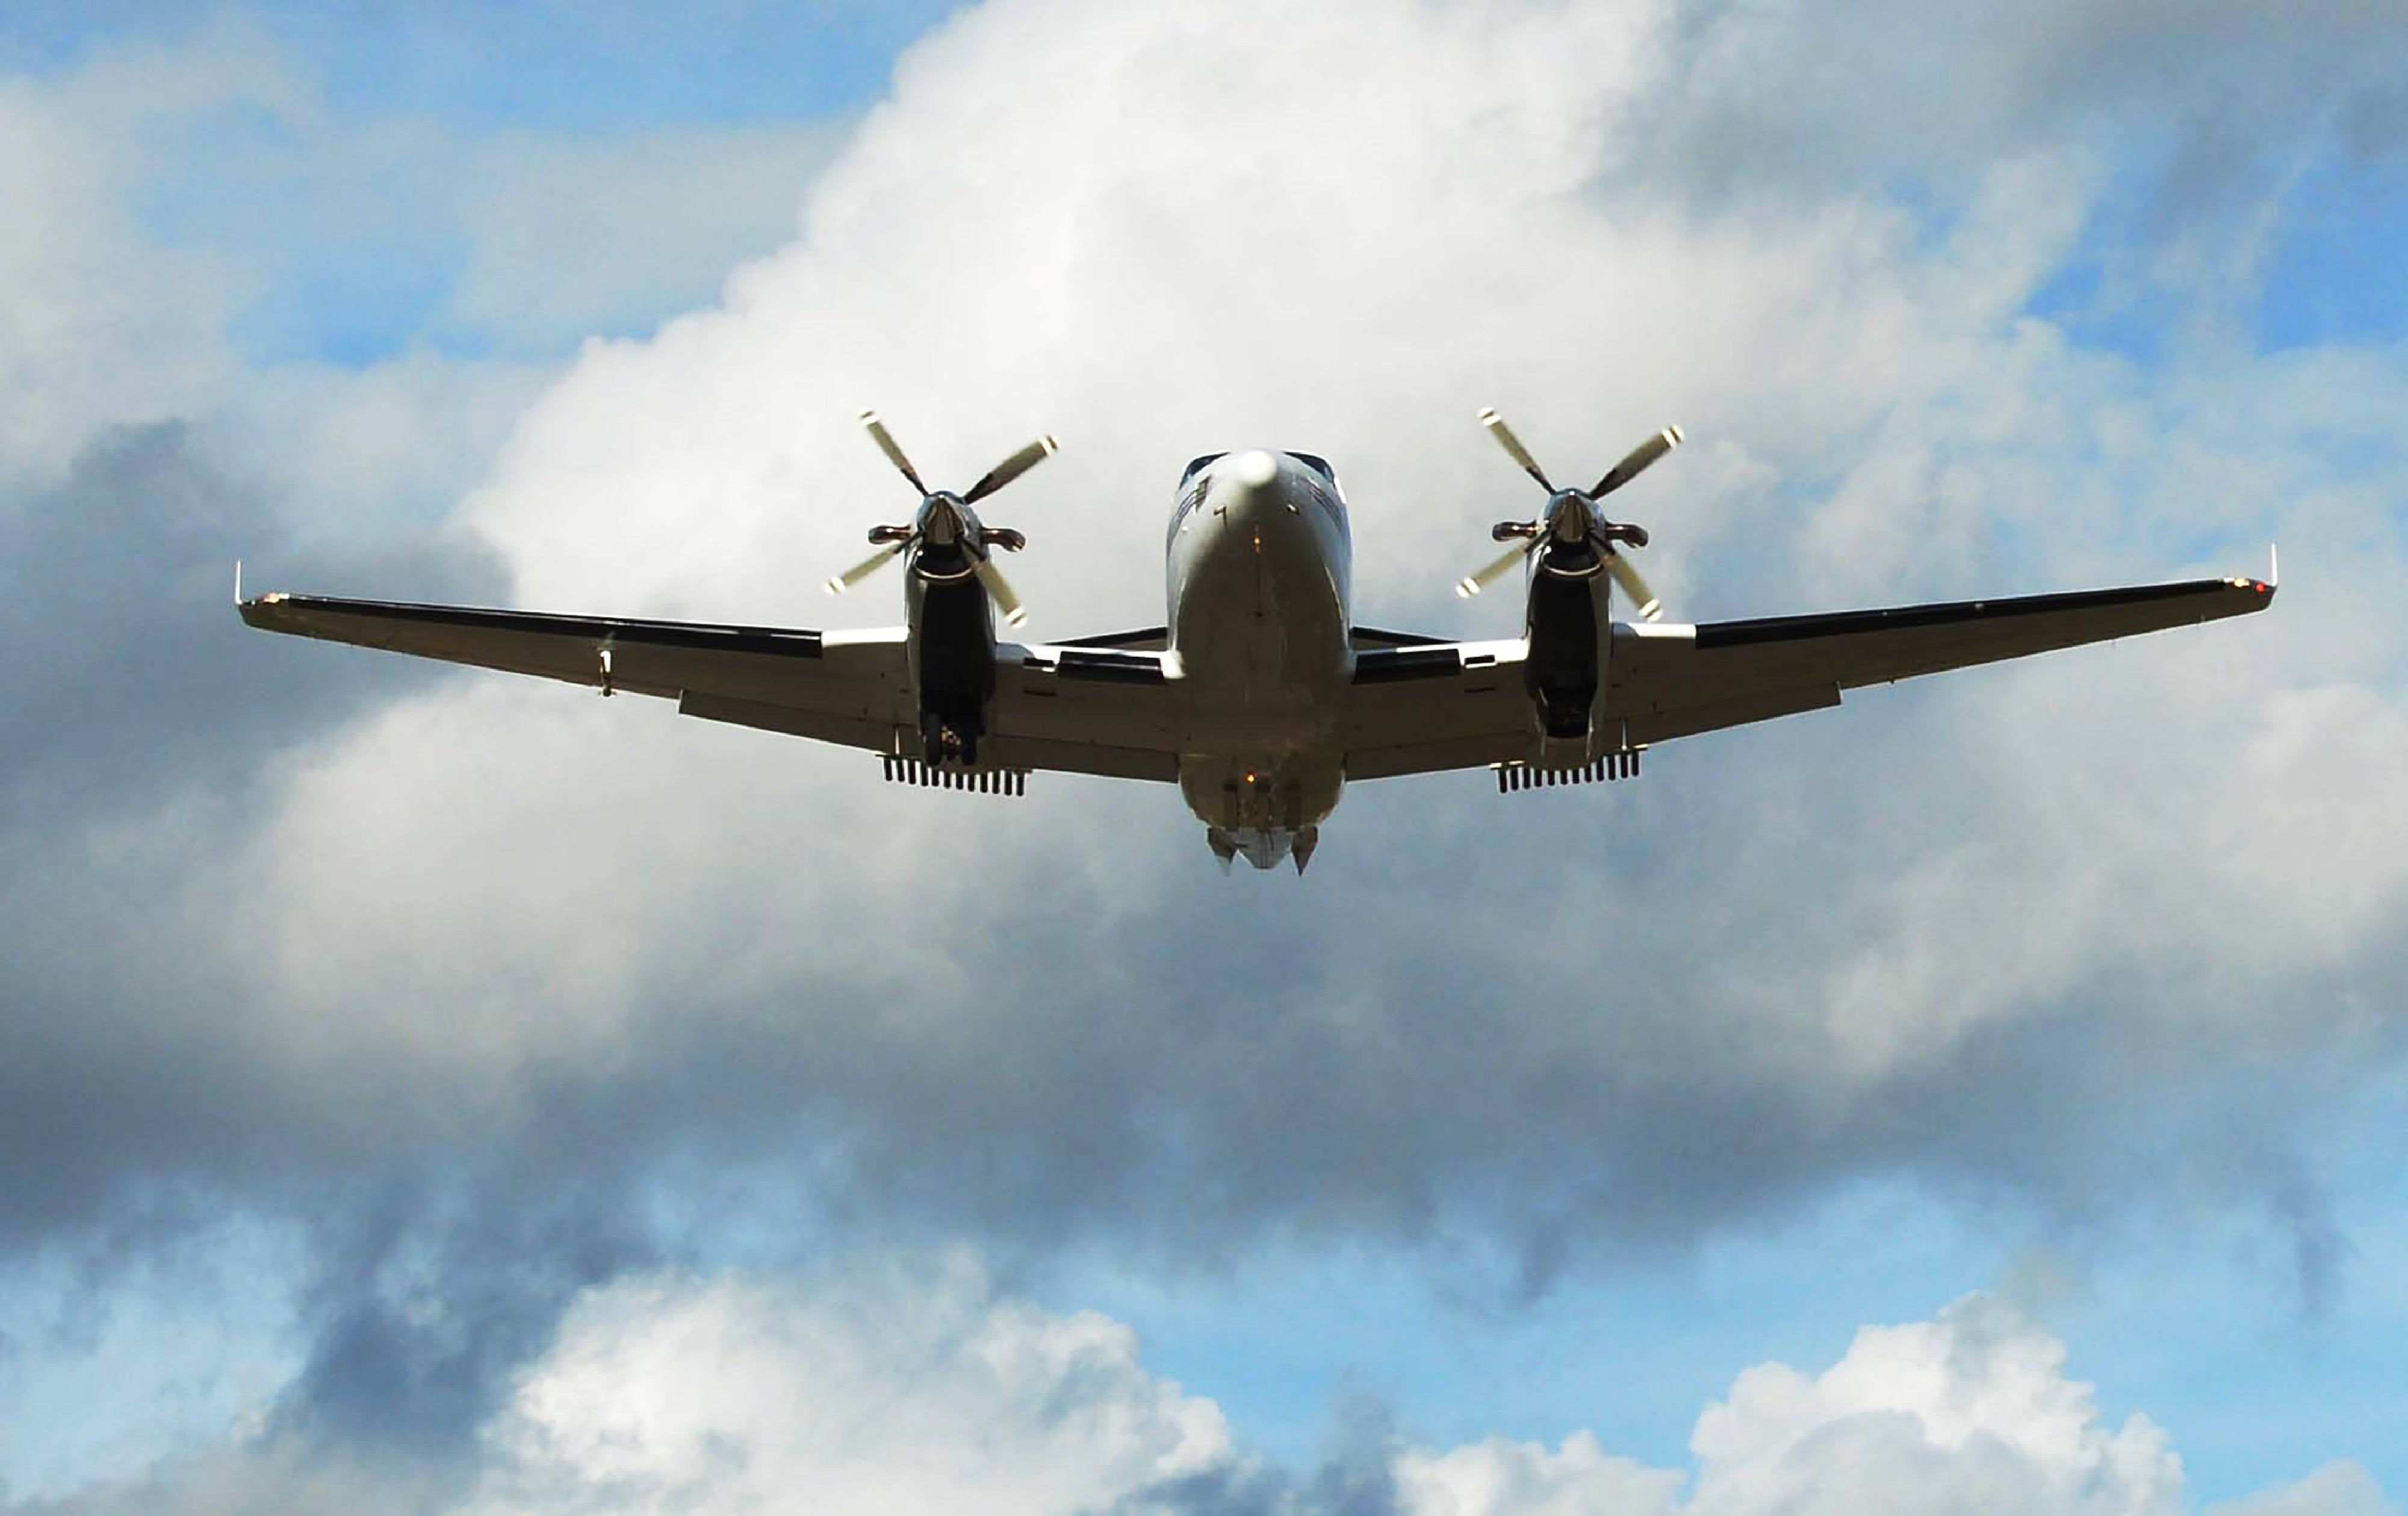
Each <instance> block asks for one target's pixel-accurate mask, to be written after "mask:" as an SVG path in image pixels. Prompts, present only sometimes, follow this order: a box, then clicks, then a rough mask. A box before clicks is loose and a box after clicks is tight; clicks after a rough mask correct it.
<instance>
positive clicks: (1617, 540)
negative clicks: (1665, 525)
mask: <svg viewBox="0 0 2408 1516" xmlns="http://www.w3.org/2000/svg"><path fill="white" fill-rule="evenodd" d="M1480 424H1481V425H1483V426H1484V427H1486V428H1488V435H1489V436H1493V437H1495V438H1496V439H1497V445H1498V447H1500V448H1502V449H1504V450H1505V452H1506V454H1507V456H1509V457H1511V458H1512V460H1513V461H1514V462H1515V463H1517V464H1519V465H1522V472H1524V473H1526V474H1527V475H1529V476H1530V477H1531V478H1532V479H1536V480H1538V482H1539V488H1541V489H1542V490H1544V491H1546V492H1547V508H1546V511H1545V513H1544V514H1542V515H1541V516H1540V517H1539V518H1538V519H1536V520H1534V521H1527V522H1498V523H1497V525H1496V527H1495V529H1494V530H1493V531H1492V532H1491V534H1490V535H1491V536H1495V537H1496V539H1497V540H1498V541H1499V542H1510V543H1512V547H1510V548H1508V549H1506V551H1504V553H1503V554H1502V555H1500V556H1499V557H1498V558H1497V559H1495V560H1494V561H1492V562H1490V563H1487V564H1484V565H1481V566H1480V567H1479V568H1477V569H1475V570H1473V571H1472V572H1471V573H1469V574H1467V575H1465V576H1464V577H1463V578H1462V579H1457V580H1456V581H1455V594H1459V595H1463V596H1466V597H1467V598H1468V597H1469V596H1471V595H1475V594H1479V593H1480V592H1481V591H1483V590H1484V589H1486V588H1487V587H1488V586H1489V585H1491V584H1494V583H1496V582H1497V581H1498V579H1502V578H1504V577H1505V576H1506V575H1507V574H1509V573H1511V572H1512V570H1513V568H1514V567H1515V566H1516V565H1519V564H1521V563H1523V562H1524V561H1525V560H1527V558H1529V556H1530V555H1531V554H1533V553H1536V552H1540V551H1543V550H1545V549H1548V548H1550V547H1562V548H1566V549H1573V550H1579V549H1586V550H1587V551H1592V552H1594V553H1596V554H1597V555H1598V559H1599V561H1600V562H1601V563H1602V565H1603V567H1604V570H1605V572H1606V573H1608V574H1610V575H1612V576H1613V582H1614V583H1615V584H1616V585H1618V586H1619V587H1620V588H1621V590H1622V593H1623V594H1627V595H1628V596H1629V597H1630V600H1631V603H1632V604H1633V605H1635V606H1637V607H1638V608H1639V616H1640V619H1641V620H1642V621H1651V622H1652V621H1654V620H1655V619H1656V617H1658V616H1661V615H1662V614H1664V604H1663V602H1662V601H1660V600H1658V599H1656V592H1654V591H1653V590H1650V589H1649V588H1648V587H1647V581H1646V580H1645V579H1641V577H1640V574H1639V570H1637V569H1636V568H1633V567H1632V566H1630V560H1629V559H1628V558H1627V557H1625V556H1624V555H1623V554H1622V553H1620V552H1618V551H1615V547H1616V545H1617V544H1619V545H1621V546H1623V547H1629V548H1643V547H1645V546H1646V545H1647V529H1646V528H1645V527H1643V526H1639V525H1636V524H1634V523H1631V522H1610V521H1607V520H1606V519H1605V518H1604V517H1603V516H1602V515H1600V514H1598V508H1597V503H1598V500H1600V499H1602V498H1603V497H1605V496H1606V495H1609V494H1612V493H1613V492H1614V491H1616V490H1619V489H1621V488H1622V487H1623V486H1624V485H1626V484H1627V483H1629V482H1630V481H1631V480H1632V479H1637V478H1638V477H1639V476H1640V475H1641V473H1643V472H1645V471H1646V469H1647V468H1648V466H1649V465H1652V464H1654V463H1655V462H1656V460H1657V459H1658V458H1661V457H1663V456H1664V455H1665V454H1666V453H1668V452H1670V451H1672V450H1673V449H1674V448H1677V447H1679V446H1680V445H1681V429H1680V428H1679V427H1677V426H1668V427H1666V428H1664V429H1663V430H1662V431H1660V432H1658V433H1656V435H1655V436H1651V437H1649V438H1648V439H1647V440H1646V441H1644V442H1641V444H1639V446H1637V447H1635V448H1633V449H1631V450H1630V451H1629V452H1627V453H1626V454H1624V456H1623V459H1622V462H1620V463H1618V464H1616V465H1613V467H1612V468H1610V469H1608V470H1606V473H1605V477H1604V478H1603V479H1598V481H1597V485H1596V487H1595V488H1594V489H1589V490H1559V489H1557V488H1555V483H1554V481H1552V480H1551V479H1548V478H1547V471H1546V470H1545V469H1543V468H1541V467H1540V466H1539V461H1538V460H1537V459H1536V458H1533V457H1532V456H1530V450H1529V449H1527V448H1526V447H1524V446H1522V439H1521V438H1520V437H1518V436H1514V435H1513V429H1512V427H1510V426H1508V425H1506V424H1505V418H1504V417H1502V416H1499V415H1498V414H1497V412H1496V411H1495V410H1484V411H1482V412H1481V413H1480ZM1591 572H1594V570H1592V571H1591Z"/></svg>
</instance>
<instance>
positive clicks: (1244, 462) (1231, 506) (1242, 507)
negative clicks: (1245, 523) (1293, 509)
mask: <svg viewBox="0 0 2408 1516" xmlns="http://www.w3.org/2000/svg"><path fill="white" fill-rule="evenodd" d="M1279 476H1280V465H1279V460H1278V459H1277V458H1274V457H1272V456H1271V455H1270V454H1269V453H1268V452H1265V451H1261V450H1260V449H1256V450H1255V451H1252V452H1241V453H1240V454H1238V455H1237V456H1236V457H1234V458H1231V459H1230V460H1229V461H1228V462H1226V463H1225V464H1223V465H1221V466H1220V467H1219V468H1217V469H1215V470H1213V473H1212V500H1211V504H1212V507H1213V509H1214V511H1215V512H1216V513H1217V514H1219V515H1221V516H1223V517H1226V518H1232V519H1243V520H1251V519H1254V513H1255V511H1256V510H1257V509H1259V508H1261V507H1262V506H1263V505H1264V504H1265V503H1266V502H1268V501H1269V499H1270V498H1271V496H1272V494H1273V493H1274V492H1273V490H1272V488H1271V486H1272V485H1274V484H1275V483H1277V482H1278V480H1279Z"/></svg>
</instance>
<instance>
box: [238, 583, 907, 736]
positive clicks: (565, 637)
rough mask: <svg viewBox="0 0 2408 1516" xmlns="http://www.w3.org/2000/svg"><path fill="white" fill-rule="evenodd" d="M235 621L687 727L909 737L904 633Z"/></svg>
mask: <svg viewBox="0 0 2408 1516" xmlns="http://www.w3.org/2000/svg"><path fill="white" fill-rule="evenodd" d="M239 608H240V609H241V611H242V619H243V620H244V621H245V622H249V623H250V624H251V625H252V626H256V627H259V628H261V629H262V630H264V631H269V632H285V633H290V634H292V635H294V636H309V637H318V638H322V639H323V640H325V641H329V642H349V643H353V644H355V645H357V646H360V647H364V648H382V649H385V650H387V651H392V652H406V653H410V654H413V655H415V656H417V657H421V658H440V659H442V660H444V661H445V662H447V663H454V664H469V665H475V666H477V667H480V668H494V669H500V670H502V671H503V672H505V673H511V674H533V675H537V676H538V677H540V678H543V679H562V680H565V681H566V682H568V683H571V684H583V685H588V686H591V687H593V688H595V689H607V690H609V691H610V692H612V693H614V694H648V695H657V696H660V697H662V698H664V699H669V700H675V701H676V702H677V703H678V708H679V709H680V710H681V711H682V712H684V713H685V714H687V715H690V716H700V717H703V718H705V719H707V720H712V721H729V722H738V723H739V724H743V725H764V724H768V723H767V722H764V721H758V720H751V719H748V718H751V717H753V716H756V715H761V714H764V713H768V714H771V715H774V716H775V718H776V722H777V724H776V726H775V729H776V730H780V731H786V732H792V733H794V734H796V736H800V737H816V738H818V739H819V740H821V741H823V742H835V743H840V744H842V745H844V746H846V747H853V748H867V749H869V750H871V751H880V752H891V751H895V749H894V746H893V743H894V737H895V730H896V727H898V726H900V727H902V728H904V729H906V730H909V729H910V728H911V727H912V726H913V725H914V724H915V717H914V713H913V711H912V710H911V709H910V699H909V679H908V671H907V668H906V658H905V651H904V646H903V631H902V629H901V628H900V627H892V628H887V629H884V630H881V631H872V632H853V633H846V632H812V631H803V630H799V629H796V628H791V627H778V626H732V625H714V624H710V623H708V622H665V621H646V620H640V619H636V618H631V617H616V616H554V615H544V614H538V613H537V612H533V611H523V610H483V609H478V608H471V607H466V606H421V605H409V604H404V603H400V602H395V601H386V600H343V599H337V598H334V597H331V596H325V595H308V594H264V595H261V596H259V597H258V598H257V599H255V600H246V601H243V602H241V603H240V607H239Z"/></svg>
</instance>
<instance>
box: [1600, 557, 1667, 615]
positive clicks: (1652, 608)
mask: <svg viewBox="0 0 2408 1516" xmlns="http://www.w3.org/2000/svg"><path fill="white" fill-rule="evenodd" d="M1605 571H1606V572H1607V573H1609V574H1611V575H1613V582H1614V583H1616V584H1618V585H1620V586H1622V593H1623V594H1627V595H1628V596H1629V597H1630V603H1631V604H1632V605H1633V606H1636V607H1637V608H1638V616H1639V619H1640V620H1641V621H1642V622H1652V621H1654V620H1655V619H1656V617H1658V616H1661V615H1663V614H1664V602H1663V601H1661V600H1658V599H1656V592H1655V591H1653V590H1651V589H1649V588H1648V587H1647V581H1646V580H1645V579H1641V578H1640V577H1639V570H1637V569H1635V568H1633V567H1631V566H1630V560H1629V559H1627V558H1625V557H1624V556H1623V555H1622V554H1620V553H1618V552H1613V551H1608V552H1607V553H1606V555H1605Z"/></svg>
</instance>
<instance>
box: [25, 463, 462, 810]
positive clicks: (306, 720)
mask: <svg viewBox="0 0 2408 1516" xmlns="http://www.w3.org/2000/svg"><path fill="white" fill-rule="evenodd" d="M265 493H266V487H265V486H264V485H262V484H259V483H256V482H249V481H243V480H239V479H233V478H229V477H228V475H227V472H226V471H225V469H224V468H223V466H222V465H221V464H219V463H218V462H216V461H214V460H212V459H211V458H210V457H209V456H208V452H207V451H206V450H205V449H204V448H202V447H200V446H198V445H197V443H196V436H195V433H194V431H193V428H192V427H190V426H189V425H187V424H184V423H179V422H165V423H160V424H156V425H150V426H142V427H128V428H122V429H119V430H116V431H114V432H111V433H108V434H105V435H104V436H102V437H101V438H100V439H99V440H98V441H96V442H94V443H93V445H92V446H91V447H90V448H89V449H87V450H86V451H84V452H83V453H82V454H81V455H80V456H79V458H78V459H77V460H76V462H75V464H74V465H73V467H72V469H71V470H70V472H69V475H68V477H67V478H66V479H65V480H64V481H63V482H61V483H60V484H58V485H57V486H55V487H53V488H50V489H44V490H39V491H36V492H35V493H32V494H30V495H29V496H26V497H23V498H21V499H19V500H15V501H9V502H5V503H0V564H5V565H7V578H6V579H5V580H0V592H5V598H0V637H5V638H6V644H7V646H6V651H0V754H5V757H0V793H5V794H7V795H8V797H9V799H10V806H9V811H10V815H11V819H12V820H13V821H14V822H15V824H16V825H18V826H25V827H56V826H62V825H65V826H72V825H75V824H79V823H81V822H88V821H89V820H90V819H91V818H92V815H93V811H94V810H95V809H96V808H99V807H100V806H102V805H104V804H107V803H110V802H118V803H123V802H124V801H126V800H127V798H128V796H129V795H130V794H132V793H134V792H136V791H141V790H146V789H147V790H149V791H150V792H151V794H152V795H153V796H154V797H155V796H156V795H158V794H160V793H162V792H163V791H165V790H166V789H169V788H173V787H176V786H179V785H202V786H220V787H223V786H227V785H230V784H232V783H234V782H236V780H238V779H239V778H240V777H241V775H242V774H243V772H244V770H245V769H246V768H247V767H249V766H251V765H256V764H257V763H258V762H259V761H260V760H261V759H262V758H263V757H264V756H265V754H267V753H268V752H271V751H274V750H275V749H276V748H278V747H279V746H281V745H284V744H288V743H290V742H292V741H294V740H296V739H298V738H300V737H305V736H306V735H308V733H310V732H313V731H319V730H323V729H324V728H326V727H327V726H329V725H332V724H334V723H337V722H340V721H342V720H343V719H344V718H345V717H346V716H348V715H350V714H351V713H353V712H355V711H357V710H358V709H359V708H361V706H362V705H363V704H364V703H365V702H366V701H368V700H371V699H376V698H391V696H392V695H393V694H394V693H395V692H397V691H400V690H406V689H411V688H419V687H423V685H424V683H425V682H426V680H427V679H429V678H430V677H431V671H429V670H425V669H409V668H394V667H373V666H363V665H343V664H340V663H337V662H336V661H334V660H329V659H316V658H304V657H296V656H294V650H292V649H290V648H283V647H275V648H270V647H262V646H260V644H261V643H263V642H265V640H266V639H265V638H260V637H256V636H246V635H245V629H244V628H243V627H242V625H241V623H240V622H238V621H236V618H235V614H234V608H233V594H234V586H233V572H234V563H235V560H236V557H237V556H238V555H240V554H242V553H244V552H246V551H248V552H251V553H252V554H254V555H255V556H256V555H262V554H268V555H273V556H274V557H275V558H278V559H281V560H282V565H283V566H286V567H289V568H291V569H293V570H294V571H295V572H302V573H312V574H322V575H323V576H324V577H325V579H328V580H332V581H336V582H347V583H376V584H381V585H386V586H390V587H391V588H392V590H393V593H394V594H423V595H424V596H426V597H428V598H443V597H447V596H465V597H466V598H470V599H491V598H494V597H495V596H498V595H499V594H502V584H503V580H504V577H503V574H502V572H501V569H500V565H499V564H498V563H497V562H496V561H495V559H494V558H493V557H492V556H491V555H490V554H487V553H483V552H480V551H477V550H475V549H474V548H473V547H464V546H459V545H453V544H449V543H439V542H435V541H430V540H426V539H423V538H422V539H415V540H409V541H406V542H403V543H401V544H397V545H396V546H395V548H394V549H390V550H387V551H380V552H370V553H367V554H364V555H360V556H357V557H354V558H353V559H352V561H351V562H345V561H343V560H342V559H339V558H333V557H329V556H328V555H326V554H325V553H323V552H322V551H321V552H315V553H296V552H294V551H290V550H289V549H286V550H285V551H280V552H279V551H278V550H279V549H280V548H283V547H284V537H285V534H286V530H287V529H286V528H285V527H284V526H283V525H282V523H281V522H279V519H278V516H277V513H276V511H275V510H274V508H273V502H272V501H271V500H269V499H267V498H264V496H265ZM258 588H259V586H258V585H256V584H254V585H253V586H252V592H253V593H256V591H257V589H258Z"/></svg>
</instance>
